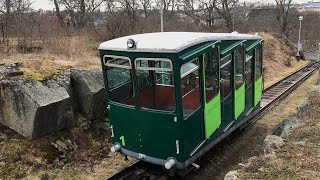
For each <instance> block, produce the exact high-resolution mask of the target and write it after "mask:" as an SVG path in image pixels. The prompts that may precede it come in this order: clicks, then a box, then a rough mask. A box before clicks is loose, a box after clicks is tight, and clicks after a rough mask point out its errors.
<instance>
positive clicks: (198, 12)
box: [183, 0, 238, 32]
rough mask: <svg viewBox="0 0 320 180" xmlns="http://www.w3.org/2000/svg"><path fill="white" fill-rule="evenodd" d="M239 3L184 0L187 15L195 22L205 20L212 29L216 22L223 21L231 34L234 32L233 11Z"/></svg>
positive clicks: (231, 0) (219, 0)
mask: <svg viewBox="0 0 320 180" xmlns="http://www.w3.org/2000/svg"><path fill="white" fill-rule="evenodd" d="M237 2H238V0H191V1H189V0H183V3H184V9H185V12H186V14H187V15H189V16H190V17H192V18H193V19H194V20H197V21H198V22H199V21H201V20H205V21H206V22H207V23H208V26H209V27H210V28H211V27H212V26H213V22H214V20H220V19H223V20H224V22H225V27H226V28H227V29H228V31H230V32H232V30H233V28H232V10H233V8H234V6H235V4H236V3H237ZM195 7H197V8H195ZM199 19H200V20H199Z"/></svg>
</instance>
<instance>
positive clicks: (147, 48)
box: [99, 32, 262, 52]
mask: <svg viewBox="0 0 320 180" xmlns="http://www.w3.org/2000/svg"><path fill="white" fill-rule="evenodd" d="M128 39H133V40H134V41H135V42H136V49H128V47H127V41H128ZM255 39H256V40H258V39H262V38H261V37H260V36H258V35H249V34H240V33H197V32H162V33H147V34H136V35H131V36H125V37H121V38H117V39H113V40H110V41H106V42H104V43H102V44H101V45H100V47H99V49H100V50H116V51H136V52H180V51H182V50H184V49H186V48H189V47H191V46H193V45H196V44H199V43H203V42H208V41H218V40H221V41H222V40H255Z"/></svg>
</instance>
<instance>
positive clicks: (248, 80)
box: [246, 51, 253, 87]
mask: <svg viewBox="0 0 320 180" xmlns="http://www.w3.org/2000/svg"><path fill="white" fill-rule="evenodd" d="M252 61H253V51H250V52H248V53H247V54H246V87H249V86H250V85H251V84H252Z"/></svg>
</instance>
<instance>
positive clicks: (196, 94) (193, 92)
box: [180, 59, 200, 119]
mask: <svg viewBox="0 0 320 180" xmlns="http://www.w3.org/2000/svg"><path fill="white" fill-rule="evenodd" d="M180 73H181V91H182V92H181V94H182V108H183V116H184V118H185V119H186V118H187V117H189V116H190V115H191V114H192V113H193V112H194V111H196V110H197V109H198V108H199V107H200V90H199V87H200V86H199V84H200V80H199V74H200V73H199V59H195V60H193V61H191V62H188V63H186V64H184V65H182V66H181V70H180Z"/></svg>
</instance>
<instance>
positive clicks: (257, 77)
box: [254, 45, 263, 106]
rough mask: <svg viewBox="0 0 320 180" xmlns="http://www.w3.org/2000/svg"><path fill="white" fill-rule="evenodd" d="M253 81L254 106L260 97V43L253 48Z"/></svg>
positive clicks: (261, 88)
mask: <svg viewBox="0 0 320 180" xmlns="http://www.w3.org/2000/svg"><path fill="white" fill-rule="evenodd" d="M254 78H255V82H254V106H257V105H258V104H259V102H260V100H261V98H262V90H263V82H262V45H259V46H258V47H257V48H256V50H255V77H254Z"/></svg>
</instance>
